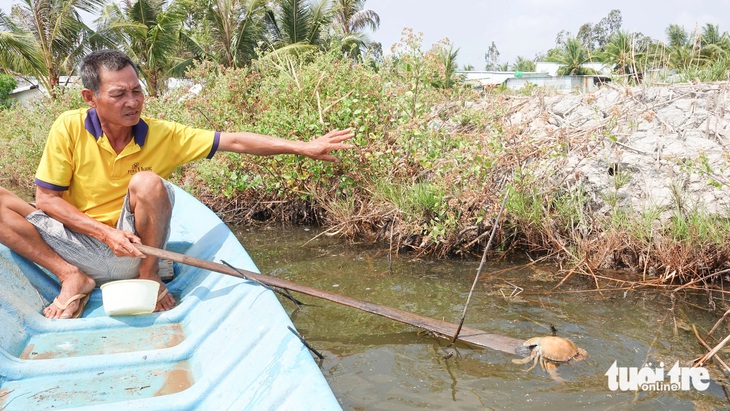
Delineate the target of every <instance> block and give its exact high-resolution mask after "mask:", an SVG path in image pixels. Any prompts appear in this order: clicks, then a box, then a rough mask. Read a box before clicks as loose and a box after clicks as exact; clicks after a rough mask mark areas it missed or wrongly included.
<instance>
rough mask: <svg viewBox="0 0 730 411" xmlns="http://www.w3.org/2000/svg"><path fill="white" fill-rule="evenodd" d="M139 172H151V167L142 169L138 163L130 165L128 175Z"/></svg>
mask: <svg viewBox="0 0 730 411" xmlns="http://www.w3.org/2000/svg"><path fill="white" fill-rule="evenodd" d="M141 171H152V167H142V166H140V165H139V163H134V164H132V168H130V169H129V171H128V173H129V174H137V173H139V172H141Z"/></svg>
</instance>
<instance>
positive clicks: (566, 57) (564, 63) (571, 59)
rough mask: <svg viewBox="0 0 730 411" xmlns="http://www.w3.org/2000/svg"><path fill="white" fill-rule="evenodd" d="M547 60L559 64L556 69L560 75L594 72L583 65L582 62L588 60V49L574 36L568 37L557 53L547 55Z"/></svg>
mask: <svg viewBox="0 0 730 411" xmlns="http://www.w3.org/2000/svg"><path fill="white" fill-rule="evenodd" d="M548 61H552V62H554V63H558V64H560V68H559V69H558V75H560V76H569V75H584V74H594V73H595V71H594V70H593V69H590V68H586V67H583V64H585V63H588V62H590V57H589V54H588V49H586V48H585V46H583V43H581V42H580V40H578V39H576V38H575V37H571V38H568V40H567V41H566V42H565V46H564V47H563V48H562V49H559V50H558V52H557V53H555V54H553V55H552V56H549V58H548Z"/></svg>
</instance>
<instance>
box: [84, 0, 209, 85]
mask: <svg viewBox="0 0 730 411" xmlns="http://www.w3.org/2000/svg"><path fill="white" fill-rule="evenodd" d="M184 19H185V15H184V13H183V10H182V9H181V8H179V7H174V6H171V7H168V5H167V2H166V0H137V1H134V2H132V1H131V0H124V1H123V2H122V5H121V6H120V5H119V4H117V3H112V4H110V5H109V6H107V7H106V8H105V9H104V13H103V14H102V16H101V17H100V18H99V19H98V20H97V23H98V32H99V33H100V34H101V35H103V36H104V37H105V38H106V39H107V41H111V42H114V43H115V44H118V45H119V46H120V47H121V48H122V49H123V50H124V51H125V52H126V53H127V54H128V55H129V56H130V57H132V59H134V60H135V61H136V62H137V63H138V64H139V68H140V71H141V74H142V77H143V79H144V80H145V81H146V83H147V91H148V92H149V93H150V94H151V95H153V96H156V95H157V93H158V91H159V89H160V87H161V86H162V85H163V82H162V81H163V80H164V79H165V78H167V77H169V76H172V75H182V74H183V72H184V70H185V68H186V67H187V66H188V65H190V64H191V63H192V61H193V58H192V57H185V56H182V55H181V53H180V48H179V46H180V44H182V45H184V46H186V47H188V48H189V49H191V50H193V51H194V52H195V53H196V54H199V53H200V52H201V50H200V48H199V47H198V46H197V45H196V44H195V42H194V41H192V39H190V38H189V36H187V35H186V34H185V33H184V32H183V30H182V29H183V22H184Z"/></svg>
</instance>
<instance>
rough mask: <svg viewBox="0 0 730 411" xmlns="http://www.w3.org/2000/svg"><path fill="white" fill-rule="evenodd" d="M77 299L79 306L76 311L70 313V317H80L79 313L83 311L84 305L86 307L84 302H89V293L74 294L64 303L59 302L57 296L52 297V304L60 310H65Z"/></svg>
mask: <svg viewBox="0 0 730 411" xmlns="http://www.w3.org/2000/svg"><path fill="white" fill-rule="evenodd" d="M74 301H79V307H78V308H77V309H76V311H74V312H73V314H72V315H71V318H79V317H81V314H83V312H84V307H86V303H88V302H89V294H76V295H74V296H73V297H71V298H69V299H68V300H66V304H61V303H60V302H59V301H58V297H56V298H54V299H53V306H54V307H56V308H58V309H59V310H61V311H65V310H66V308H68V306H69V305H70V304H71V303H72V302H74Z"/></svg>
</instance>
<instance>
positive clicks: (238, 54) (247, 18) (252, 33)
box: [206, 0, 266, 67]
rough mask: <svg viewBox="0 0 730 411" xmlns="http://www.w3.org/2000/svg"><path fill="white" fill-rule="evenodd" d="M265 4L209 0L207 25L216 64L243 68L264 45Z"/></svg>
mask: <svg viewBox="0 0 730 411" xmlns="http://www.w3.org/2000/svg"><path fill="white" fill-rule="evenodd" d="M265 5H266V2H265V0H209V2H208V4H207V12H206V21H207V23H208V30H209V32H210V40H211V43H212V44H211V46H212V54H213V56H214V57H215V60H216V61H218V62H219V63H221V64H223V65H225V66H228V67H243V66H245V65H248V64H249V63H250V62H251V61H252V60H253V59H254V58H256V49H257V48H258V47H259V46H260V45H261V43H262V42H263V41H264V29H265V26H264V18H265V17H266V8H265Z"/></svg>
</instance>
